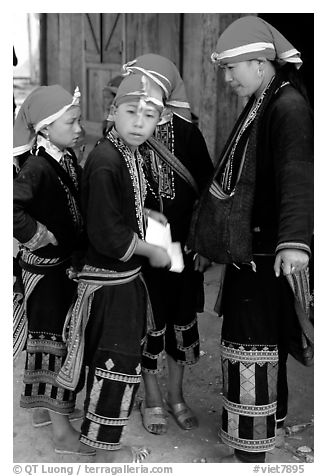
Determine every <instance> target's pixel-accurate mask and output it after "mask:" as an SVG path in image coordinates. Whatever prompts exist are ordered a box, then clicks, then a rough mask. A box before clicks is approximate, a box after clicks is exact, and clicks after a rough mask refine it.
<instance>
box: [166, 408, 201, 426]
mask: <svg viewBox="0 0 327 476" xmlns="http://www.w3.org/2000/svg"><path fill="white" fill-rule="evenodd" d="M167 407H168V411H169V413H171V414H172V416H173V417H174V419H175V421H176V423H177V424H178V425H179V426H180V428H182V430H192V429H193V428H197V427H198V426H199V422H198V419H197V418H196V416H195V415H194V413H193V412H192V410H191V409H190V408H189V407H188V406H187V405H186V403H184V402H180V403H175V404H174V405H171V404H170V403H169V402H167ZM187 420H192V422H191V423H186V422H187Z"/></svg>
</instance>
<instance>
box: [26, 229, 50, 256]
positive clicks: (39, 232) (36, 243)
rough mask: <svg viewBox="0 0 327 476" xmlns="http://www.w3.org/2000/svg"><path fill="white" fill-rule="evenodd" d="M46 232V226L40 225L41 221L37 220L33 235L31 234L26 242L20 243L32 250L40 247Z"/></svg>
mask: <svg viewBox="0 0 327 476" xmlns="http://www.w3.org/2000/svg"><path fill="white" fill-rule="evenodd" d="M47 234H48V229H47V227H46V226H45V225H42V223H40V222H37V228H36V233H35V235H33V236H32V238H31V239H30V240H28V241H26V243H22V244H23V245H24V246H26V248H28V249H29V250H31V251H34V250H36V249H38V248H40V245H41V244H42V243H43V241H44V239H45V237H46V236H47Z"/></svg>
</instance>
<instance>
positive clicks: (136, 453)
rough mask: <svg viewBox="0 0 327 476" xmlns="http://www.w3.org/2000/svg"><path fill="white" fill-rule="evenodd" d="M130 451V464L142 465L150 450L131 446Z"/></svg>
mask: <svg viewBox="0 0 327 476" xmlns="http://www.w3.org/2000/svg"><path fill="white" fill-rule="evenodd" d="M154 408H155V407H154ZM131 451H132V455H133V460H132V463H142V462H143V461H144V460H145V459H146V458H147V457H148V456H149V454H150V453H151V450H150V448H135V446H131Z"/></svg>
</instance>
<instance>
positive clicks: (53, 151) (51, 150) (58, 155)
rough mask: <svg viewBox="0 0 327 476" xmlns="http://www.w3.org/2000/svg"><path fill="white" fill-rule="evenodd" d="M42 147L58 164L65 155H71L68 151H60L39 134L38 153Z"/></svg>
mask: <svg viewBox="0 0 327 476" xmlns="http://www.w3.org/2000/svg"><path fill="white" fill-rule="evenodd" d="M40 147H44V149H45V151H46V153H47V154H49V155H51V157H52V158H53V159H55V160H56V161H57V162H60V160H61V159H62V158H63V157H64V155H66V154H68V155H71V154H70V153H69V151H68V150H67V149H64V150H60V149H59V148H58V147H57V146H56V145H54V144H53V143H52V142H50V141H48V140H47V139H45V138H44V137H43V136H41V135H40V134H38V136H37V151H38V150H39V148H40ZM37 153H38V152H37Z"/></svg>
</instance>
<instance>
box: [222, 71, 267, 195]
mask: <svg viewBox="0 0 327 476" xmlns="http://www.w3.org/2000/svg"><path fill="white" fill-rule="evenodd" d="M273 79H274V76H273V77H272V78H271V80H270V81H269V83H268V84H267V86H266V87H265V89H264V90H263V92H262V93H261V95H260V97H259V98H258V99H257V100H256V101H254V103H253V105H252V107H251V109H250V111H249V113H248V115H247V117H246V119H245V121H244V122H243V125H242V127H241V128H240V130H239V132H238V134H237V137H236V139H235V142H234V144H233V147H232V150H231V152H230V154H229V158H228V160H227V163H226V166H225V169H224V172H223V174H222V177H221V187H222V189H223V191H224V192H225V193H228V194H229V195H232V194H233V193H234V191H235V186H236V185H235V186H234V187H233V189H232V186H231V182H232V177H233V164H234V155H235V150H236V148H237V145H238V143H239V141H240V139H241V137H242V135H243V134H244V131H245V130H246V129H247V128H248V127H249V125H250V124H252V122H253V121H254V119H255V118H256V116H257V114H258V111H259V109H260V107H261V105H262V103H263V100H264V98H265V96H266V94H267V92H268V89H269V87H270V85H271V83H272V81H273Z"/></svg>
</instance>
